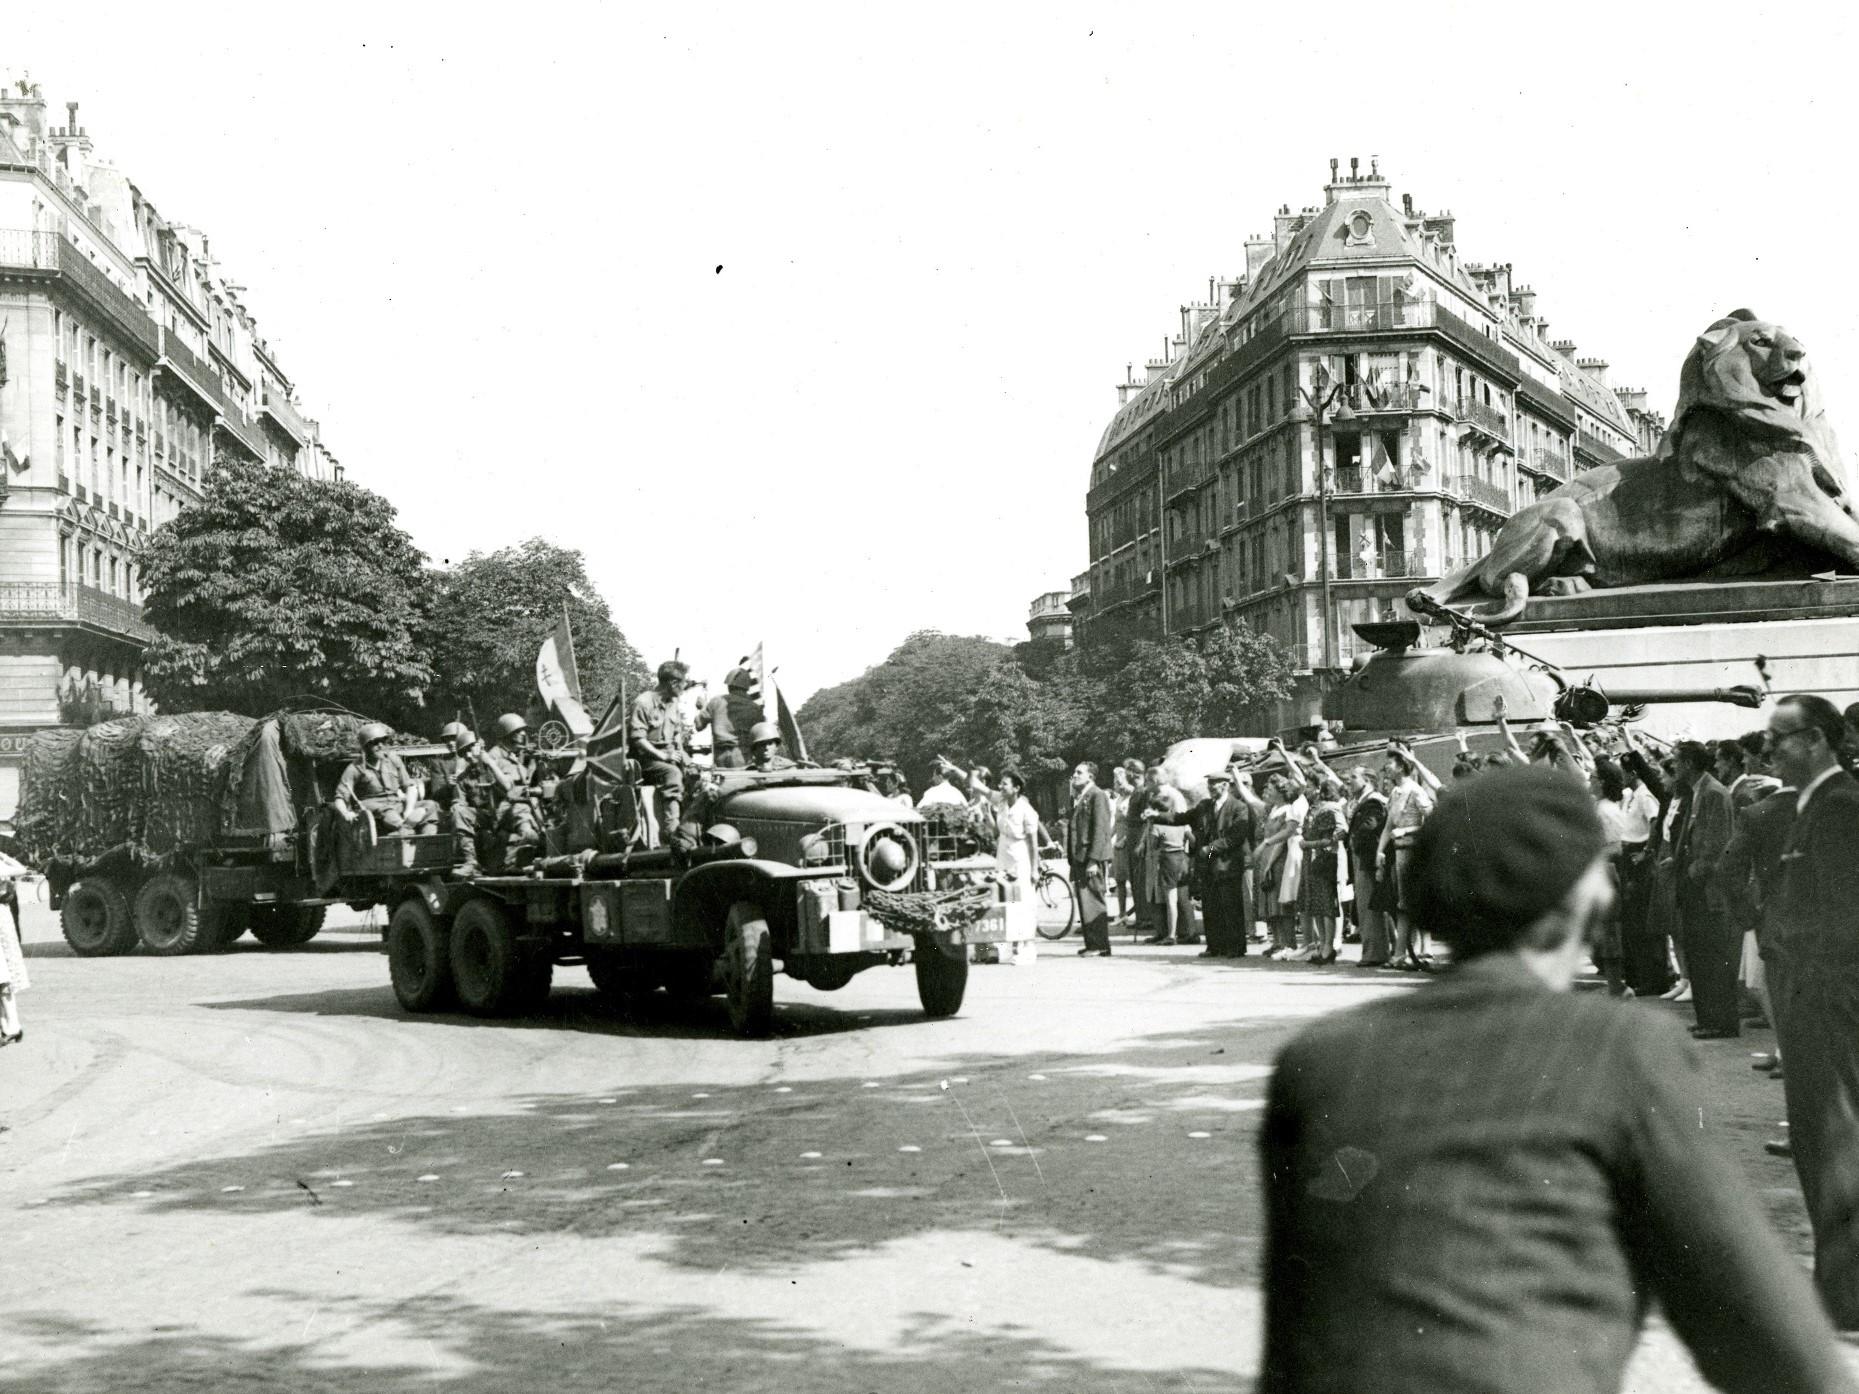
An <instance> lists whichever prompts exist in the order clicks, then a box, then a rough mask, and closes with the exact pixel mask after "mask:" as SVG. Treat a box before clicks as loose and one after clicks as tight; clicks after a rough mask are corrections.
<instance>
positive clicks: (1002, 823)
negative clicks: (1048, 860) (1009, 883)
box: [994, 770, 1039, 895]
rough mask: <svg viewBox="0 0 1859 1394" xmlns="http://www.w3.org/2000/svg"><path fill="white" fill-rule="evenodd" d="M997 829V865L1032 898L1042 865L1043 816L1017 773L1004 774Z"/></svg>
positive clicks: (1004, 772) (1010, 771)
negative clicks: (1041, 819) (1041, 823)
mask: <svg viewBox="0 0 1859 1394" xmlns="http://www.w3.org/2000/svg"><path fill="white" fill-rule="evenodd" d="M995 829H996V837H995V843H994V860H995V862H996V863H997V864H998V865H999V866H1000V869H1001V870H1002V871H1004V872H1006V873H1007V874H1008V875H1009V876H1010V877H1012V878H1013V879H1014V880H1016V881H1018V882H1019V883H1020V885H1021V886H1022V887H1024V888H1025V889H1026V893H1027V894H1029V895H1030V894H1031V893H1032V887H1033V873H1034V870H1035V868H1037V867H1038V865H1039V813H1038V812H1037V810H1035V809H1034V807H1033V805H1032V804H1030V803H1028V802H1027V799H1026V780H1025V779H1024V778H1022V777H1021V775H1020V773H1019V771H1017V770H1002V771H1001V777H1000V806H999V809H998V810H997V812H996V814H995Z"/></svg>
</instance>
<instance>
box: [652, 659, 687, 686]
mask: <svg viewBox="0 0 1859 1394" xmlns="http://www.w3.org/2000/svg"><path fill="white" fill-rule="evenodd" d="M690 671H691V665H690V664H688V663H680V662H679V661H678V660H677V659H675V658H668V659H666V660H665V661H664V662H663V663H661V664H659V665H658V680H659V681H660V682H683V681H684V679H685V678H686V677H687V676H688V675H689V673H690Z"/></svg>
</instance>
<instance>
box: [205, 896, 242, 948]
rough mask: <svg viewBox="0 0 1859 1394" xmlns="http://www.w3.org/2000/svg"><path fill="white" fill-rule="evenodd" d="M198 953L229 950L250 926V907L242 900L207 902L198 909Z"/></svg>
mask: <svg viewBox="0 0 1859 1394" xmlns="http://www.w3.org/2000/svg"><path fill="white" fill-rule="evenodd" d="M200 926H201V928H200V937H201V939H202V940H205V941H209V942H205V943H202V944H201V946H200V952H202V953H208V954H216V953H219V952H221V951H222V950H225V949H230V948H231V947H232V946H233V945H234V944H236V943H238V942H239V939H240V937H241V936H242V935H243V934H244V933H245V931H246V930H248V929H250V928H251V926H252V907H251V906H250V905H247V904H246V903H245V902H244V901H242V900H209V901H207V902H206V904H204V905H202V906H201V907H200Z"/></svg>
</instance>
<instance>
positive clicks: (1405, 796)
mask: <svg viewBox="0 0 1859 1394" xmlns="http://www.w3.org/2000/svg"><path fill="white" fill-rule="evenodd" d="M1388 770H1389V773H1390V776H1391V778H1392V781H1393V787H1392V789H1390V791H1389V793H1388V821H1387V823H1386V825H1385V826H1384V827H1383V828H1382V830H1381V845H1380V847H1379V848H1378V849H1377V850H1376V854H1375V856H1376V861H1377V863H1378V869H1380V870H1384V871H1385V870H1386V869H1388V868H1392V872H1393V877H1392V879H1393V884H1394V905H1393V907H1392V910H1391V912H1390V913H1392V914H1393V916H1394V958H1393V960H1392V965H1393V966H1394V967H1396V968H1405V969H1408V970H1410V971H1413V972H1425V971H1427V969H1428V968H1429V966H1430V965H1429V964H1428V962H1427V958H1426V954H1425V952H1424V950H1425V940H1424V939H1423V938H1422V937H1421V936H1422V935H1423V934H1424V932H1425V931H1424V930H1419V929H1416V927H1415V925H1414V922H1413V914H1412V895H1411V887H1410V886H1409V884H1408V882H1409V879H1410V875H1411V873H1410V871H1409V865H1410V863H1411V862H1412V860H1413V848H1414V841H1415V839H1416V838H1418V837H1419V835H1420V825H1421V824H1422V823H1424V822H1425V821H1426V818H1427V815H1428V814H1429V813H1431V812H1432V811H1433V802H1434V799H1435V797H1436V796H1437V794H1438V792H1439V778H1438V776H1436V775H1435V774H1434V773H1433V772H1432V771H1431V770H1429V769H1428V768H1427V767H1426V766H1425V765H1423V764H1421V763H1420V761H1419V760H1417V759H1416V758H1415V757H1414V753H1413V751H1412V750H1410V749H1409V748H1408V747H1406V746H1404V745H1402V744H1401V743H1400V742H1398V741H1390V742H1389V743H1388Z"/></svg>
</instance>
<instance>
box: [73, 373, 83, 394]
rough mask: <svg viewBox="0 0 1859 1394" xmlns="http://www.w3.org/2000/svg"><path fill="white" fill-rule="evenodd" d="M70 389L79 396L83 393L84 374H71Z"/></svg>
mask: <svg viewBox="0 0 1859 1394" xmlns="http://www.w3.org/2000/svg"><path fill="white" fill-rule="evenodd" d="M71 390H72V392H74V393H75V394H76V395H77V396H79V397H82V396H83V395H84V375H83V374H82V373H73V374H71Z"/></svg>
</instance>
